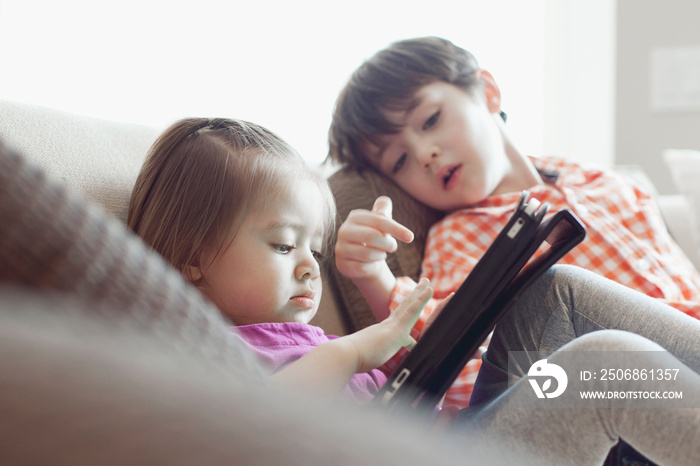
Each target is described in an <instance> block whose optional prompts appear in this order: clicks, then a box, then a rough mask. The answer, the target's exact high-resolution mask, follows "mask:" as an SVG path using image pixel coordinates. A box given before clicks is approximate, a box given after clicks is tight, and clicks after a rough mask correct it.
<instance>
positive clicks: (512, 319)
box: [459, 266, 700, 465]
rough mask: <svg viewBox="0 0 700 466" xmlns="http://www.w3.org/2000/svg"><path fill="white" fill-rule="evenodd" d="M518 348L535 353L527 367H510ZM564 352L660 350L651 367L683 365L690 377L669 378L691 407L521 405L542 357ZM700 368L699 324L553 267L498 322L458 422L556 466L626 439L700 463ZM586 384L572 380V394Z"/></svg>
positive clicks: (597, 454) (647, 362)
mask: <svg viewBox="0 0 700 466" xmlns="http://www.w3.org/2000/svg"><path fill="white" fill-rule="evenodd" d="M659 345H660V346H659ZM663 350H666V351H663ZM513 351H517V352H521V351H528V352H529V353H527V354H528V355H530V358H529V360H527V361H526V362H525V363H524V364H520V365H517V364H515V365H514V364H512V363H511V366H510V369H509V364H508V356H509V352H513ZM566 351H575V352H581V353H582V352H590V353H588V354H590V355H592V356H594V355H599V354H601V353H602V352H607V351H616V352H623V351H624V352H625V353H624V354H630V355H640V353H639V352H642V351H654V353H653V357H652V356H651V355H652V353H647V354H650V356H648V357H645V358H644V361H643V366H642V367H643V368H644V369H646V370H658V369H661V370H662V371H663V370H664V369H667V368H669V367H679V365H683V366H684V367H683V369H684V370H683V371H682V373H683V377H679V378H678V380H674V381H673V382H672V387H673V389H674V390H677V391H682V393H683V398H684V400H683V402H682V403H683V404H682V406H684V407H682V408H678V409H668V408H665V409H656V408H653V407H651V408H650V407H644V406H643V405H642V404H641V403H642V402H640V400H638V399H628V400H619V399H616V400H614V401H613V400H610V401H609V402H602V406H601V402H599V403H598V404H596V405H595V406H594V407H576V408H557V409H535V408H534V407H533V405H532V404H530V406H527V405H526V404H524V403H528V401H527V400H529V399H532V398H533V388H532V385H531V383H530V382H529V380H528V379H531V378H532V377H530V376H528V374H527V371H528V368H529V367H530V366H531V365H532V364H533V363H535V361H538V360H540V359H542V358H547V360H548V362H552V363H556V362H557V361H561V360H562V358H564V357H565V356H566V354H565V352H566ZM628 352H629V353H628ZM511 354H514V353H511ZM579 354H580V353H579ZM616 354H619V353H616ZM569 355H571V354H569ZM605 363H606V361H600V363H599V366H600V367H601V368H603V367H606V365H605ZM685 366H687V367H685ZM699 368H700V321H698V320H696V319H694V318H692V317H689V316H687V315H685V314H683V313H681V312H679V311H677V310H675V309H672V308H670V307H668V306H666V305H664V304H662V303H660V302H658V301H657V300H654V299H651V298H648V297H647V296H645V295H643V294H641V293H637V292H635V291H632V290H630V289H628V288H626V287H623V286H621V285H618V284H616V283H614V282H611V281H609V280H605V279H603V278H601V277H599V276H598V275H596V274H593V273H590V272H587V271H585V270H583V269H580V268H576V267H571V266H555V267H554V268H553V269H552V270H550V271H549V272H548V273H546V274H545V275H544V276H543V277H542V278H541V279H539V280H537V281H536V282H535V283H534V284H533V285H532V286H531V287H529V288H528V289H527V290H526V291H525V292H524V293H523V294H522V296H521V297H520V298H519V300H518V302H516V303H515V305H514V306H513V308H512V309H511V311H509V313H508V314H507V315H506V317H504V319H503V320H502V321H501V322H500V323H499V324H498V325H497V327H496V330H495V331H494V334H493V337H492V339H491V343H490V346H489V350H488V351H487V353H486V354H485V355H484V357H483V364H482V368H481V370H480V372H479V376H478V378H477V382H476V386H475V390H474V394H473V395H472V405H473V406H472V407H470V408H468V409H467V410H464V411H462V412H461V413H460V414H459V419H460V420H463V421H467V420H468V421H469V422H464V423H462V425H465V426H470V427H472V428H470V429H469V435H480V436H483V437H484V438H485V439H486V438H488V439H490V440H493V439H494V438H497V439H499V441H500V442H501V444H505V445H507V446H508V448H509V449H512V450H513V451H515V452H521V453H522V455H523V458H528V457H531V456H532V455H534V456H537V457H538V458H539V459H540V460H542V459H543V458H544V459H545V460H546V459H547V458H550V459H551V460H552V464H555V463H556V464H565V463H566V461H565V459H567V458H568V459H569V461H570V464H579V465H582V464H601V463H602V461H603V460H604V459H605V456H606V454H607V452H608V450H609V449H610V448H611V447H612V446H613V445H614V444H615V443H616V442H617V441H618V439H619V438H622V439H624V440H625V441H626V442H628V443H629V444H631V445H632V446H634V447H635V448H636V449H637V450H638V451H640V452H641V453H642V454H644V455H645V456H647V457H648V458H650V459H652V460H653V461H655V462H658V463H660V464H700V396H699V395H698V393H699V392H700V375H698V372H699V370H698V369H699ZM570 379H571V378H570ZM587 383H588V382H587ZM625 384H626V385H625V387H626V389H627V390H631V391H636V390H640V391H641V390H645V389H647V388H648V387H649V380H648V379H647V380H641V379H639V380H636V381H635V380H628V381H626V382H625ZM583 386H584V383H583V382H582V381H581V380H576V379H575V378H574V380H569V388H567V390H569V389H572V390H578V389H580V388H582V387H583ZM597 388H602V389H606V388H609V386H608V382H604V381H598V382H597ZM527 397H529V398H527ZM547 401H549V400H547ZM529 403H532V402H529ZM473 427H478V428H477V429H473ZM563 460H564V461H563Z"/></svg>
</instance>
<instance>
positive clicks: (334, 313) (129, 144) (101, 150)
mask: <svg viewBox="0 0 700 466" xmlns="http://www.w3.org/2000/svg"><path fill="white" fill-rule="evenodd" d="M162 129H163V128H154V127H147V126H140V125H134V124H127V123H119V122H114V121H105V120H100V119H96V118H90V117H84V116H79V115H74V114H71V113H67V112H62V111H58V110H54V109H50V108H45V107H39V106H33V105H27V104H22V103H16V102H8V101H0V139H2V140H4V141H5V142H6V143H7V144H9V145H10V146H13V147H15V148H16V149H18V150H20V151H21V152H22V153H23V154H24V155H25V156H26V157H27V158H29V159H30V160H31V161H33V162H34V163H36V164H37V165H38V166H40V167H42V168H43V169H45V170H46V172H47V173H48V174H49V175H51V176H53V177H54V178H55V179H57V180H59V181H60V182H61V183H63V184H65V185H66V186H68V187H69V188H70V189H71V190H74V191H76V192H79V193H81V194H82V195H84V196H85V197H86V198H87V199H90V200H92V201H95V202H97V203H98V204H100V205H101V206H102V207H103V208H104V209H105V210H106V211H107V212H108V213H109V214H110V215H113V216H114V217H116V218H118V219H120V220H121V221H125V220H126V213H127V208H128V200H129V196H130V193H131V188H132V186H133V183H134V181H135V179H136V176H137V174H138V171H139V169H140V167H141V164H142V162H143V159H144V157H145V154H146V151H147V150H148V148H149V147H150V145H151V143H152V142H153V141H154V140H155V138H156V137H157V135H158V134H159V133H160V131H161V130H162ZM676 159H677V158H675V159H673V160H674V161H675V160H676ZM669 160H670V159H669ZM674 166H675V167H676V169H677V166H678V162H675V165H674ZM618 169H619V170H620V171H622V172H624V173H625V174H626V175H628V176H629V177H630V178H632V179H634V180H635V182H638V183H641V184H643V185H646V187H647V189H650V190H652V191H654V187H653V185H652V184H651V182H650V181H649V178H648V177H647V176H646V175H645V174H644V173H643V172H642V171H641V170H640V169H639V168H638V167H634V166H624V167H618ZM329 181H330V183H331V187H332V188H333V191H334V193H335V195H336V201H337V205H338V213H339V222H338V223H340V222H341V221H342V220H343V219H344V218H345V217H346V216H347V214H348V213H349V212H350V210H352V209H355V208H370V207H371V205H372V203H373V202H374V199H376V198H377V197H378V196H379V195H388V196H390V197H391V198H392V199H393V200H394V217H395V218H396V219H397V220H398V221H399V222H401V223H404V224H405V225H407V226H408V227H409V228H411V229H412V230H413V231H414V232H415V234H416V239H415V241H414V242H413V243H411V244H408V245H406V244H402V243H400V244H399V250H398V251H397V253H396V254H393V255H391V256H390V257H389V259H388V262H389V266H390V267H391V269H392V270H393V271H394V273H395V274H396V275H397V276H411V277H414V278H415V277H417V276H418V274H419V272H420V261H421V257H422V253H423V244H424V239H425V237H426V235H427V232H428V228H429V227H430V225H432V224H433V223H434V222H435V221H436V220H438V219H439V218H440V216H441V214H440V213H439V212H437V211H434V210H432V209H430V208H427V207H426V206H423V205H421V204H419V203H418V202H416V201H414V200H413V199H411V198H410V197H408V196H406V195H405V194H403V193H402V192H401V190H400V189H399V188H398V187H396V186H394V185H393V184H391V183H389V182H387V181H386V180H385V179H384V178H382V177H380V176H378V175H376V174H372V173H363V174H357V173H355V172H353V171H350V170H341V171H338V172H336V173H334V174H332V175H331V176H330V177H329ZM685 192H686V195H683V194H679V195H663V196H659V195H657V199H658V202H659V206H660V208H661V210H662V214H663V215H664V218H665V219H666V221H667V224H668V226H669V229H670V231H671V233H672V235H673V236H674V237H675V238H676V240H677V241H678V243H679V244H680V245H681V247H682V248H683V249H684V250H685V252H686V253H687V254H688V256H689V257H690V259H691V260H692V261H693V263H694V264H695V265H696V267H699V268H700V255H699V254H698V237H700V235H698V229H697V227H696V222H695V219H694V211H693V208H692V207H691V204H690V202H689V199H692V198H690V197H689V195H688V194H687V190H686V191H685ZM331 265H332V261H331ZM325 273H326V277H327V281H326V286H325V290H324V294H323V300H322V302H321V308H320V309H319V312H318V314H317V316H316V317H315V318H314V321H313V323H314V324H316V325H319V326H320V327H322V328H324V330H326V332H327V333H329V334H335V335H341V334H345V333H348V332H351V331H353V330H356V329H359V328H362V327H365V326H367V325H369V324H371V323H373V322H375V319H374V316H373V314H372V312H371V311H370V309H369V306H368V305H367V304H366V303H365V301H364V299H363V298H362V296H361V295H360V294H359V293H358V291H357V289H356V288H355V287H354V286H353V284H352V283H351V282H350V281H349V280H347V279H345V278H344V277H342V276H339V275H338V274H337V273H335V271H334V270H333V268H332V267H329V268H328V270H326V271H325Z"/></svg>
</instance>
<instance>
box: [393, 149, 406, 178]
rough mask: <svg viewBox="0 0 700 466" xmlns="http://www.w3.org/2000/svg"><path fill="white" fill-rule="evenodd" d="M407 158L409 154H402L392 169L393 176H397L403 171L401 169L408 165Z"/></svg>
mask: <svg viewBox="0 0 700 466" xmlns="http://www.w3.org/2000/svg"><path fill="white" fill-rule="evenodd" d="M406 157H408V154H406V153H404V154H401V157H399V159H398V160H397V161H396V163H395V164H394V168H393V169H392V173H393V174H396V173H397V172H398V171H399V170H400V169H401V167H403V164H404V163H406Z"/></svg>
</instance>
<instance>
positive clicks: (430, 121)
mask: <svg viewBox="0 0 700 466" xmlns="http://www.w3.org/2000/svg"><path fill="white" fill-rule="evenodd" d="M439 118H440V110H438V111H437V112H435V113H433V114H432V115H430V118H428V119H427V120H426V121H425V123H423V130H426V129H430V128H431V127H433V126H434V125H435V123H437V122H438V119H439Z"/></svg>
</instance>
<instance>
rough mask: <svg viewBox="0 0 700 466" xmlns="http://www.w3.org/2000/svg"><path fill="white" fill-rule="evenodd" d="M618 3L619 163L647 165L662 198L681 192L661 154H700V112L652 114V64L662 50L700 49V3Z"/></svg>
mask: <svg viewBox="0 0 700 466" xmlns="http://www.w3.org/2000/svg"><path fill="white" fill-rule="evenodd" d="M617 3H618V15H617V16H618V21H617V57H618V60H617V85H616V86H617V87H616V90H617V99H616V108H617V113H616V120H615V121H616V125H615V126H616V144H615V151H616V154H617V160H618V161H619V162H620V163H637V164H640V165H642V167H643V168H644V169H645V171H646V172H647V173H648V174H649V176H650V177H651V179H652V181H653V182H654V184H655V185H656V187H657V188H658V189H659V191H660V192H662V193H671V192H675V188H674V187H673V185H672V181H671V176H670V173H669V171H668V169H667V168H666V166H665V164H664V162H663V160H662V158H661V154H662V151H663V150H664V149H668V148H676V149H696V150H700V110H699V109H697V108H696V109H687V110H678V111H658V110H655V109H653V108H652V106H651V80H650V76H651V73H652V70H651V60H650V58H651V54H652V51H653V50H655V49H657V48H659V47H678V46H680V47H687V46H691V47H697V46H700V27H698V18H700V2H698V1H697V0H618V1H617ZM699 182H700V180H699Z"/></svg>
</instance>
